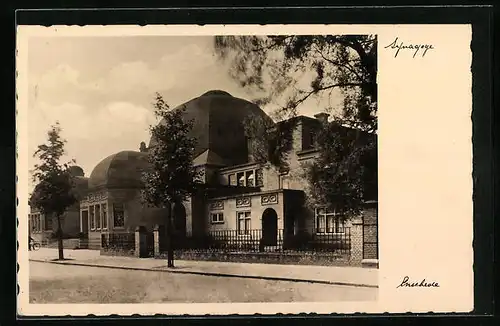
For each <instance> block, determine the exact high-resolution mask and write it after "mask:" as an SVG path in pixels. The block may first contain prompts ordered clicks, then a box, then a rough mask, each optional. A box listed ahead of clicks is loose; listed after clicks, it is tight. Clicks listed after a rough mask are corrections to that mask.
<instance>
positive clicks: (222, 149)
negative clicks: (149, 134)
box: [149, 90, 272, 165]
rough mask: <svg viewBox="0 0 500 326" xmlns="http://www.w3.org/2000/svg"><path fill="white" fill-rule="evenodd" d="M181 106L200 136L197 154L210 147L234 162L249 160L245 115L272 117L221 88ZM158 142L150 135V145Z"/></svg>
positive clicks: (231, 162)
mask: <svg viewBox="0 0 500 326" xmlns="http://www.w3.org/2000/svg"><path fill="white" fill-rule="evenodd" d="M182 107H184V108H185V110H186V111H185V114H184V117H185V119H186V121H187V120H191V119H193V120H194V125H193V129H192V130H191V135H192V136H193V137H195V138H196V140H197V146H196V148H195V153H194V156H195V157H197V156H198V155H200V154H202V153H203V152H205V151H207V150H210V151H211V152H213V153H215V154H217V155H218V156H220V157H221V158H222V159H223V160H224V161H226V162H227V163H228V164H231V165H235V164H242V163H246V162H248V149H247V140H246V137H245V131H244V123H245V119H246V118H247V117H250V116H257V117H259V118H262V119H265V120H268V121H272V120H271V118H270V117H269V116H268V115H267V114H266V113H265V112H264V111H262V110H261V109H260V108H259V107H258V106H257V105H256V104H254V103H251V102H249V101H247V100H244V99H240V98H237V97H234V96H231V94H229V93H227V92H225V91H221V90H211V91H208V92H206V93H204V94H202V95H201V96H199V97H197V98H194V99H192V100H190V101H188V102H186V103H184V104H181V105H180V106H178V107H177V108H175V109H174V110H177V109H180V108H182ZM155 144H156V140H155V139H154V138H151V140H150V142H149V147H154V146H155Z"/></svg>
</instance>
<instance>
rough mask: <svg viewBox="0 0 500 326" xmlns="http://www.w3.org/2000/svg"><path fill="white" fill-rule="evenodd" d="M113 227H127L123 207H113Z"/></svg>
mask: <svg viewBox="0 0 500 326" xmlns="http://www.w3.org/2000/svg"><path fill="white" fill-rule="evenodd" d="M113 227H115V228H123V227H125V215H124V212H123V205H117V204H114V205H113Z"/></svg>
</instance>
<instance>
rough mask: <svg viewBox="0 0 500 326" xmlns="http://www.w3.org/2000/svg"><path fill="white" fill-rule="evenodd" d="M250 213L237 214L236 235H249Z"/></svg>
mask: <svg viewBox="0 0 500 326" xmlns="http://www.w3.org/2000/svg"><path fill="white" fill-rule="evenodd" d="M250 221H251V215H250V212H238V234H250Z"/></svg>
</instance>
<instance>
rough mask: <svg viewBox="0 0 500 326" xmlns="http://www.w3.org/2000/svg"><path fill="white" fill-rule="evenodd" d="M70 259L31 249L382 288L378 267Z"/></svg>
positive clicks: (139, 263) (40, 257) (144, 265)
mask: <svg viewBox="0 0 500 326" xmlns="http://www.w3.org/2000/svg"><path fill="white" fill-rule="evenodd" d="M64 257H65V258H66V259H68V260H65V261H54V259H56V258H57V249H50V248H41V249H40V250H38V251H31V252H29V259H30V260H31V261H38V262H47V263H55V264H67V265H77V266H95V267H107V268H119V269H130V270H146V271H163V272H168V273H183V274H199V275H209V276H226V277H244V278H258V279H268V280H280V281H293V282H313V283H323V284H333V285H345V286H358V287H359V286H361V287H378V269H372V268H361V267H330V266H305V265H277V264H249V263H232V262H231V263H230V262H212V261H191V260H176V261H175V267H174V268H167V266H166V265H167V263H166V261H165V260H162V259H154V258H133V257H112V256H101V255H100V253H99V251H98V250H69V249H68V250H66V249H65V250H64Z"/></svg>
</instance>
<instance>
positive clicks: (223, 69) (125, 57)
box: [28, 36, 319, 188]
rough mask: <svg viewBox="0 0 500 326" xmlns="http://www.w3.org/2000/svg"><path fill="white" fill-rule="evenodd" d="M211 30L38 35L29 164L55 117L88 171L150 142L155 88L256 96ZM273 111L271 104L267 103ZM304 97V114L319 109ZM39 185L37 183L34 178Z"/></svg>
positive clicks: (172, 94) (179, 96) (172, 98)
mask: <svg viewBox="0 0 500 326" xmlns="http://www.w3.org/2000/svg"><path fill="white" fill-rule="evenodd" d="M212 40H213V38H212V37H211V36H182V37H179V36H132V37H126V36H122V37H116V36H114V37H33V38H31V39H30V41H29V45H28V52H29V53H28V60H29V62H28V70H29V72H28V79H29V92H28V96H29V100H28V110H29V111H28V130H29V134H28V138H29V145H28V147H29V152H30V162H29V166H30V169H32V168H33V166H34V164H35V163H36V161H35V159H34V158H32V155H33V153H34V152H35V151H36V148H37V146H38V145H39V144H42V143H44V142H45V141H46V139H47V131H48V130H49V129H50V126H51V125H53V124H54V123H55V122H56V121H59V123H60V125H61V128H62V134H61V135H62V137H63V138H64V139H66V141H67V143H66V154H67V155H66V157H65V158H64V160H65V161H67V160H70V159H75V160H76V164H77V165H79V166H80V167H82V168H83V170H84V172H85V176H87V177H88V176H90V174H91V172H92V169H93V168H94V167H95V166H96V165H97V164H98V163H99V162H100V161H101V160H102V159H104V158H105V157H107V156H109V155H112V154H114V153H116V152H119V151H122V150H138V149H139V145H140V142H141V141H144V142H146V144H148V143H149V138H150V136H149V126H150V125H151V124H154V123H155V118H154V114H153V108H152V101H153V98H154V93H155V92H159V93H160V94H162V95H163V97H164V98H165V100H166V101H167V103H168V104H169V105H170V106H171V107H175V106H177V105H180V104H182V103H184V102H186V101H188V100H190V99H192V98H194V97H197V96H199V95H201V94H203V93H204V92H206V91H209V90H212V89H220V90H224V91H227V92H229V93H230V94H232V95H233V96H236V97H241V98H244V99H249V100H250V99H252V98H253V95H252V94H251V93H249V90H247V89H243V88H241V87H240V86H239V85H238V84H237V83H236V82H235V81H234V80H232V79H231V77H230V76H229V73H228V72H229V68H228V66H227V65H226V64H224V63H222V62H220V61H219V60H217V58H216V56H215V54H214V52H213V45H212ZM262 109H263V110H264V111H266V112H270V111H271V110H273V108H271V107H263V108H262ZM318 112H319V110H318V109H317V107H316V105H310V106H307V105H304V106H303V107H302V108H301V111H300V114H304V115H309V116H312V115H314V114H316V113H318ZM30 188H32V184H30Z"/></svg>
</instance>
